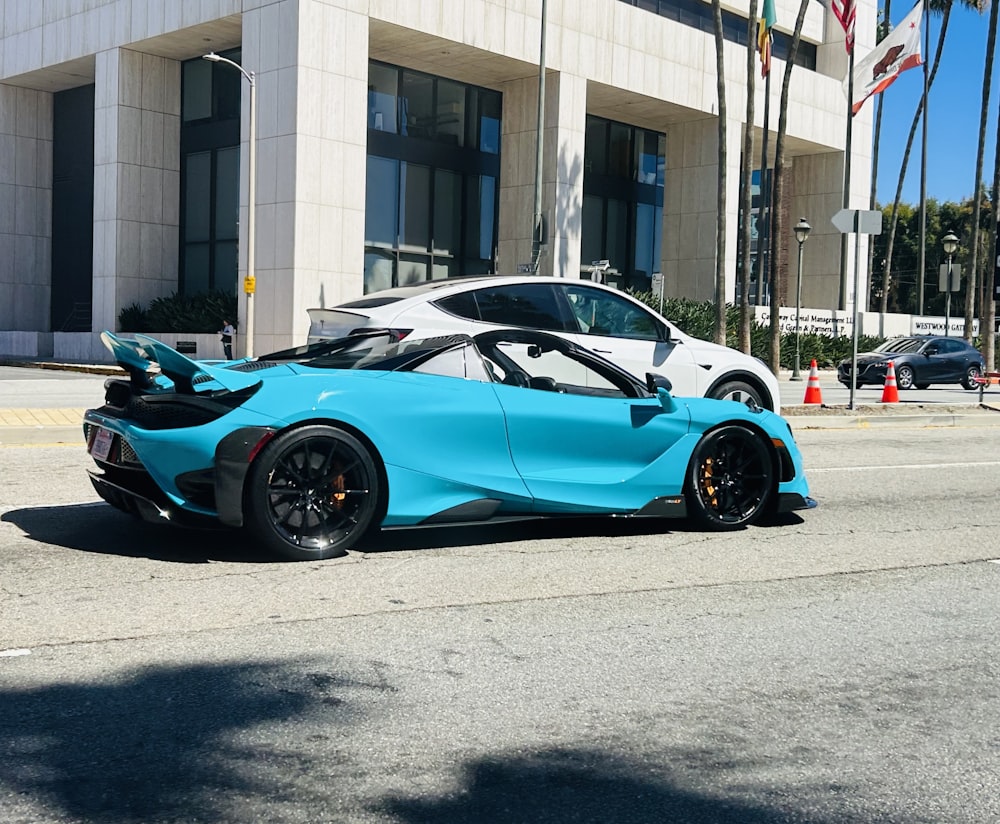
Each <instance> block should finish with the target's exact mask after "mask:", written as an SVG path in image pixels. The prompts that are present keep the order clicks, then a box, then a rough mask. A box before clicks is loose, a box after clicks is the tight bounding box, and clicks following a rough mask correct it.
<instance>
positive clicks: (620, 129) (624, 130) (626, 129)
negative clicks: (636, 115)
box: [608, 123, 632, 180]
mask: <svg viewBox="0 0 1000 824" xmlns="http://www.w3.org/2000/svg"><path fill="white" fill-rule="evenodd" d="M631 145H632V128H631V127H630V126H625V125H624V124H622V123H612V124H611V136H610V138H609V148H608V174H609V175H612V176H613V177H624V178H626V179H627V180H631V179H632V154H631Z"/></svg>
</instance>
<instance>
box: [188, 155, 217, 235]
mask: <svg viewBox="0 0 1000 824" xmlns="http://www.w3.org/2000/svg"><path fill="white" fill-rule="evenodd" d="M211 194H212V153H211V152H196V153H193V154H189V155H188V156H187V158H186V162H185V164H184V240H185V242H188V243H189V242H191V241H197V240H208V239H209V233H210V231H211V218H210V215H211V211H210V209H211V202H212V199H211Z"/></svg>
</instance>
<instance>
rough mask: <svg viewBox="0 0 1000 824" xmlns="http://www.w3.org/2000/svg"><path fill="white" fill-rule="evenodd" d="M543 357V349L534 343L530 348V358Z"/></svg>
mask: <svg viewBox="0 0 1000 824" xmlns="http://www.w3.org/2000/svg"><path fill="white" fill-rule="evenodd" d="M541 356H542V347H541V346H539V345H538V344H537V343H532V344H531V345H530V346H528V357H529V358H540V357H541Z"/></svg>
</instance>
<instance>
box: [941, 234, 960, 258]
mask: <svg viewBox="0 0 1000 824" xmlns="http://www.w3.org/2000/svg"><path fill="white" fill-rule="evenodd" d="M941 245H942V246H943V247H944V253H945V254H946V255H953V254H955V250H956V249H958V238H957V237H956V236H955V233H954V232H948V234H946V235H945V236H944V237H943V238H941Z"/></svg>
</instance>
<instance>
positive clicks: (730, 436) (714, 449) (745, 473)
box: [686, 424, 774, 530]
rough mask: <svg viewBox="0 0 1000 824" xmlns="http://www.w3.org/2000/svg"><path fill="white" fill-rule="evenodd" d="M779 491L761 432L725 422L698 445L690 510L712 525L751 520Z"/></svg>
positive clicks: (690, 473)
mask: <svg viewBox="0 0 1000 824" xmlns="http://www.w3.org/2000/svg"><path fill="white" fill-rule="evenodd" d="M773 492H774V463H773V461H772V459H771V452H770V450H769V448H768V445H767V444H766V443H765V442H764V440H763V438H762V437H761V436H760V435H757V434H755V433H754V432H752V431H751V430H749V429H747V428H746V427H744V426H739V425H735V424H731V425H729V426H722V427H720V428H719V429H715V430H713V431H711V432H709V433H708V434H707V435H705V436H704V437H703V438H702V439H701V441H700V442H699V443H698V445H697V446H696V447H695V450H694V454H693V455H692V457H691V465H690V467H689V469H688V478H687V489H686V495H687V501H688V509H689V511H690V513H691V515H692V517H693V518H694V519H695V520H696V521H698V522H699V523H701V524H702V525H703V526H707V527H709V528H710V529H715V530H726V529H737V528H739V527H741V526H747V525H749V524H752V523H753V522H754V521H756V520H757V518H759V517H760V515H761V513H762V512H763V511H764V509H765V507H767V505H768V502H769V501H770V499H771V495H772V494H773Z"/></svg>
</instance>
